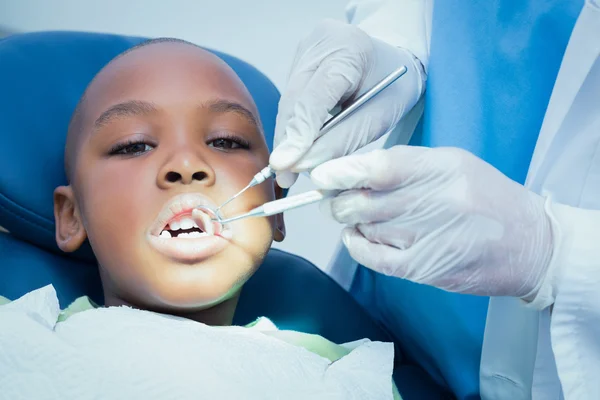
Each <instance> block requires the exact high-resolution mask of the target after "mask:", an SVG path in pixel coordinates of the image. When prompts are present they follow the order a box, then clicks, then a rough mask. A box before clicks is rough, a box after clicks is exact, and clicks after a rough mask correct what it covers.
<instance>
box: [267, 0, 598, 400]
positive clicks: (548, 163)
mask: <svg viewBox="0 0 600 400" xmlns="http://www.w3.org/2000/svg"><path fill="white" fill-rule="evenodd" d="M347 15H348V19H349V22H350V24H345V23H341V22H335V21H326V22H324V23H322V24H321V25H319V26H318V27H317V28H316V29H315V30H314V31H313V32H312V33H311V34H310V35H309V36H308V37H307V38H305V39H304V40H303V41H302V42H301V43H300V45H299V47H298V50H297V53H296V57H295V60H294V63H293V66H292V71H291V74H290V78H289V82H288V85H287V88H286V91H285V92H284V94H283V96H282V99H281V103H280V109H279V115H278V120H277V128H276V134H275V150H274V151H273V154H272V155H271V160H270V164H271V166H272V167H274V168H275V169H276V170H277V171H278V175H277V180H278V182H279V184H280V185H281V186H283V187H289V186H291V185H292V184H293V183H294V181H295V178H296V176H297V175H296V174H297V173H298V172H301V171H305V170H312V173H311V176H312V180H313V182H314V183H315V184H317V185H318V186H320V187H321V188H324V189H343V190H344V192H342V193H341V194H340V195H338V196H337V197H336V198H334V199H333V200H332V201H331V203H330V212H331V214H332V216H333V217H334V218H335V219H336V220H337V221H339V222H341V223H343V224H346V225H347V227H346V228H345V229H344V231H343V234H342V239H343V242H344V244H345V246H346V247H347V250H348V252H349V254H350V255H351V257H352V258H353V259H354V260H356V261H357V262H358V263H360V264H361V265H363V266H365V267H367V268H368V269H369V270H366V269H364V268H363V267H359V268H358V269H352V268H350V267H349V268H348V271H349V272H348V273H351V274H358V273H359V272H360V271H363V272H362V273H363V274H364V273H365V272H364V271H371V275H369V279H371V283H372V284H370V285H363V286H362V289H361V290H359V292H356V293H355V296H357V297H360V298H362V299H363V300H361V301H362V302H363V303H364V302H365V301H366V300H364V298H367V297H371V298H377V301H371V302H370V304H379V305H380V307H381V308H385V309H386V310H388V312H389V313H391V314H392V315H393V314H394V313H396V314H397V315H406V313H407V310H406V304H404V302H403V301H400V300H399V299H400V298H401V297H400V296H401V295H402V293H400V291H398V292H396V293H394V291H393V289H394V287H396V286H395V285H396V284H395V283H394V282H401V281H412V282H415V283H420V284H425V285H429V286H433V287H437V288H439V289H442V290H444V291H448V292H455V293H461V294H470V295H478V296H491V299H490V301H489V308H488V310H487V321H486V323H485V335H484V338H483V350H482V352H481V360H480V361H481V364H480V368H479V371H478V372H479V374H480V375H479V386H480V387H479V390H480V394H481V397H482V398H484V399H530V398H535V399H544V400H545V399H561V398H566V399H597V398H600V379H599V377H600V57H599V55H600V3H599V2H598V0H586V1H583V0H571V1H564V0H528V1H520V0H500V1H495V2H491V1H483V2H478V1H464V0H463V1H459V0H448V1H438V2H436V4H435V5H433V2H432V1H431V0H429V1H428V0H363V1H358V0H355V1H352V2H351V3H350V4H349V6H348V8H347ZM399 65H406V66H407V67H408V69H409V71H408V73H407V74H406V75H405V76H404V77H402V78H401V79H400V80H398V81H397V82H396V83H395V84H394V85H392V86H391V87H389V88H388V89H386V90H385V91H384V92H382V93H381V94H380V95H379V96H378V97H377V98H375V99H373V100H372V101H371V102H370V103H369V104H367V105H366V106H365V107H364V109H363V110H361V112H359V113H356V114H354V115H353V116H351V117H350V118H349V119H348V120H347V121H346V122H345V123H343V124H341V125H340V126H338V127H336V128H334V129H333V130H332V131H330V132H329V133H328V134H326V135H324V136H322V137H318V132H319V128H320V127H321V125H322V124H323V122H324V121H325V120H326V119H327V117H328V113H329V112H330V111H331V110H333V109H334V108H335V107H336V106H340V105H343V103H344V102H345V101H347V100H348V99H350V98H353V97H355V96H357V95H360V94H361V93H362V92H363V91H365V90H366V89H368V88H369V87H371V86H372V85H373V84H374V83H376V82H377V81H378V80H380V79H381V78H382V77H383V76H384V75H386V74H387V73H389V72H391V71H392V70H393V69H394V68H397V67H398V66H399ZM418 122H419V123H418ZM417 123H418V124H417ZM392 130H393V131H392ZM390 131H392V132H391V134H390V136H389V139H388V146H387V147H389V148H387V149H385V150H375V151H372V152H369V153H364V154H354V155H352V153H353V152H355V151H356V150H358V149H360V148H361V147H363V146H365V145H367V144H369V143H371V142H373V141H375V140H376V139H378V138H380V137H382V136H383V135H384V134H386V133H387V132H390ZM413 132H414V134H413ZM411 138H412V140H411ZM409 140H411V142H410V143H411V144H413V145H418V146H407V145H406V144H408V143H409ZM390 145H392V146H390ZM372 271H376V272H377V273H373V272H372ZM366 273H368V272H366ZM390 276H391V277H394V278H389V277H390ZM397 278H402V279H397ZM352 279H354V277H351V279H350V281H351V282H352ZM373 282H375V283H373ZM353 285H354V284H353ZM418 286H421V285H418ZM423 287H424V288H425V286H423ZM365 288H367V289H365ZM368 288H377V292H378V293H371V292H368V291H369V290H370V289H368ZM380 291H381V293H383V292H385V296H383V295H382V294H381V293H379V292H380ZM415 293H417V292H415ZM396 295H397V296H398V297H397V298H396V297H395V296H396ZM378 296H379V297H378ZM480 299H481V300H482V301H485V302H486V303H487V299H486V298H485V297H481V298H480ZM381 304H385V306H381ZM486 305H487V304H486ZM403 307H404V308H403ZM390 310H391V311H390ZM375 312H376V313H379V314H381V313H383V311H375ZM435 312H436V310H431V313H433V314H435ZM390 318H392V317H390ZM383 322H384V323H385V322H386V321H385V318H384V321H383ZM391 325H392V328H394V326H395V325H394V324H391ZM392 330H393V329H392ZM417 341H418V340H417ZM429 356H432V355H431V354H429ZM433 356H435V355H433ZM477 362H478V366H479V360H477ZM433 364H434V367H435V368H437V369H441V370H442V372H441V373H440V374H441V376H442V378H441V379H443V380H445V381H446V382H448V385H449V386H450V387H451V388H452V389H453V390H454V392H455V393H457V395H458V396H459V397H466V396H467V395H469V394H473V393H467V391H465V390H463V389H464V387H463V386H461V382H460V379H459V378H458V377H456V376H454V377H453V376H452V375H451V373H449V372H448V371H446V372H444V371H443V369H444V368H443V366H440V364H437V365H435V363H433ZM435 368H434V369H435ZM461 391H462V392H461Z"/></svg>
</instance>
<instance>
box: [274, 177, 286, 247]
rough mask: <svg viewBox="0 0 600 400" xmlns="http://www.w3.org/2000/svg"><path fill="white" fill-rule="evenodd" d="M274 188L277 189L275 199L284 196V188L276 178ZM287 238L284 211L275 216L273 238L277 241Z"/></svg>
mask: <svg viewBox="0 0 600 400" xmlns="http://www.w3.org/2000/svg"><path fill="white" fill-rule="evenodd" d="M273 189H274V190H275V199H276V200H279V199H282V198H283V194H284V189H282V188H281V187H279V185H278V184H277V182H275V179H273ZM283 239H285V222H284V221H283V213H281V214H277V215H276V216H275V235H274V237H273V240H275V241H276V242H283Z"/></svg>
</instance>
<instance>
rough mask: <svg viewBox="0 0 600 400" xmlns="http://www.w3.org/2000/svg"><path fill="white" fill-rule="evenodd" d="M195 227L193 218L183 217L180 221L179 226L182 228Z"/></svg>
mask: <svg viewBox="0 0 600 400" xmlns="http://www.w3.org/2000/svg"><path fill="white" fill-rule="evenodd" d="M193 227H194V220H193V219H191V218H187V217H186V218H183V219H182V220H181V221H179V228H180V229H191V228H193Z"/></svg>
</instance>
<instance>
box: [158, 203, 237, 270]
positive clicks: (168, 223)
mask: <svg viewBox="0 0 600 400" xmlns="http://www.w3.org/2000/svg"><path fill="white" fill-rule="evenodd" d="M214 207H215V206H214V204H212V203H211V202H210V201H209V200H208V199H207V198H205V197H203V196H202V195H200V194H197V193H188V194H183V195H179V196H176V197H174V198H173V199H172V200H171V201H170V202H169V203H167V204H166V205H165V207H164V208H163V210H162V211H161V212H160V214H159V215H158V217H157V219H156V221H155V222H154V224H153V226H152V227H151V228H150V230H149V232H148V240H149V243H150V245H151V246H152V247H153V248H154V249H155V250H157V251H158V252H160V253H162V254H163V255H164V256H166V257H168V258H170V259H172V260H174V261H176V262H181V263H187V264H189V263H192V264H193V263H198V262H201V261H203V260H206V259H207V258H209V257H211V256H213V255H215V254H217V253H219V252H221V251H222V250H224V249H225V248H226V246H227V245H228V244H229V243H230V242H229V240H230V239H231V237H232V232H231V231H230V230H229V229H227V228H223V227H222V226H221V224H220V223H219V222H218V221H214V220H213V219H212V218H215V217H213V216H211V215H210V211H212V209H213V208H214ZM202 209H205V210H204V211H202Z"/></svg>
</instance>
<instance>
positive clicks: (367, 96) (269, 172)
mask: <svg viewBox="0 0 600 400" xmlns="http://www.w3.org/2000/svg"><path fill="white" fill-rule="evenodd" d="M406 71H407V69H406V66H404V65H403V66H402V67H400V68H398V69H397V70H395V71H393V72H392V73H391V74H389V75H388V76H386V77H385V78H383V79H382V80H381V81H380V82H379V83H377V84H376V85H375V86H373V87H372V88H371V89H369V90H367V91H366V92H365V93H364V94H362V95H360V96H359V97H357V98H356V100H354V101H352V102H351V103H350V104H349V105H348V106H347V107H346V108H344V109H343V110H342V111H340V112H339V113H338V114H336V115H335V116H334V117H331V118H330V119H329V120H327V122H325V124H323V127H322V128H321V131H320V133H321V135H320V136H323V135H324V134H326V133H327V132H329V131H330V130H331V129H333V128H334V127H335V126H336V125H337V124H339V123H340V122H342V121H343V120H345V119H346V118H348V117H349V116H350V115H352V114H353V113H354V112H355V111H356V110H358V109H359V108H360V107H361V106H362V105H364V104H365V103H366V102H368V101H369V100H371V99H372V98H373V97H375V96H376V95H377V94H379V93H380V92H381V91H382V90H384V89H385V88H387V87H388V86H390V85H391V84H392V83H394V82H396V80H398V78H400V77H401V76H402V75H404V74H405V73H406ZM274 174H275V171H274V170H273V169H272V168H271V167H270V166H266V167H265V168H263V169H261V170H260V172H259V173H257V174H256V175H254V177H253V178H252V180H251V181H250V183H249V184H248V186H246V187H245V188H243V189H242V190H240V191H239V192H238V193H237V194H235V195H234V196H233V197H230V198H229V200H227V201H226V202H225V203H223V204H221V205H220V206H219V207H218V208H217V209H216V211H215V212H216V213H218V212H219V210H220V209H221V208H223V207H224V206H225V205H226V204H229V203H230V202H232V201H233V200H235V199H236V198H237V197H239V196H241V195H242V193H244V192H245V191H246V190H248V189H250V188H251V187H254V186H256V185H259V184H261V183H263V182H264V181H266V180H267V179H269V178H270V177H272V176H273V175H274ZM309 193H310V192H309Z"/></svg>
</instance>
